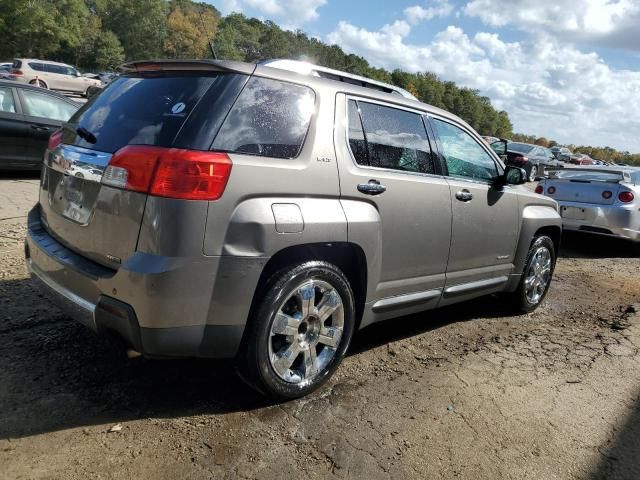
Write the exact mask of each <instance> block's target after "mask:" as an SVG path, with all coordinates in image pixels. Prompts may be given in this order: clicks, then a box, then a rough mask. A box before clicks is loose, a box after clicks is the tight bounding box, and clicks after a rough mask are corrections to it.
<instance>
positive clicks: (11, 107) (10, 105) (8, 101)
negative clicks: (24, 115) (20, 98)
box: [0, 88, 16, 113]
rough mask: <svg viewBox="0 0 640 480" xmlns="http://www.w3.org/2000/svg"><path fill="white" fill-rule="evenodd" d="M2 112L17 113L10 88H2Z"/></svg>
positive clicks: (0, 94)
mask: <svg viewBox="0 0 640 480" xmlns="http://www.w3.org/2000/svg"><path fill="white" fill-rule="evenodd" d="M0 112H2V113H16V104H15V103H14V101H13V93H12V92H11V89H10V88H0Z"/></svg>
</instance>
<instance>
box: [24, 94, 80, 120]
mask: <svg viewBox="0 0 640 480" xmlns="http://www.w3.org/2000/svg"><path fill="white" fill-rule="evenodd" d="M22 95H23V97H24V103H25V108H26V110H27V111H26V113H27V115H32V116H34V117H41V118H48V119H50V120H61V121H63V122H66V121H67V120H69V118H70V117H71V116H72V115H73V114H74V113H75V112H76V110H78V107H79V106H75V105H73V104H71V103H68V102H65V101H64V100H60V99H59V98H56V97H54V96H52V95H47V94H45V93H40V92H35V91H33V90H27V89H24V90H22Z"/></svg>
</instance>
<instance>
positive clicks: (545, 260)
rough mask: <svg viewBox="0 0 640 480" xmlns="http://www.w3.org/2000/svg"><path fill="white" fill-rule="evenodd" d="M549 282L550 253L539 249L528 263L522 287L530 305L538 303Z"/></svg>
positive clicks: (544, 248)
mask: <svg viewBox="0 0 640 480" xmlns="http://www.w3.org/2000/svg"><path fill="white" fill-rule="evenodd" d="M550 280H551V252H550V251H549V249H548V248H547V247H539V248H538V249H537V250H536V251H535V253H534V254H533V256H532V257H531V261H530V262H529V266H528V267H527V273H526V275H525V280H524V286H525V295H526V296H527V300H528V301H529V303H531V304H532V305H536V304H537V303H538V302H540V299H541V298H542V296H543V295H544V292H545V291H546V290H547V287H548V286H549V281H550Z"/></svg>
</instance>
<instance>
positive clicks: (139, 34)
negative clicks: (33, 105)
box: [0, 0, 621, 159]
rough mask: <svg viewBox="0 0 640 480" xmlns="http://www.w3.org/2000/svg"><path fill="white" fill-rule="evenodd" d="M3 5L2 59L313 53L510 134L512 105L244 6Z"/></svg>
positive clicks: (488, 130) (316, 59)
mask: <svg viewBox="0 0 640 480" xmlns="http://www.w3.org/2000/svg"><path fill="white" fill-rule="evenodd" d="M0 12H2V13H1V14H0V15H1V16H0V39H2V41H1V42H0V60H9V59H11V58H14V57H31V58H46V59H49V60H58V61H63V62H66V63H71V64H74V65H77V66H79V67H80V68H83V69H86V70H91V71H104V70H113V69H115V67H116V66H117V65H119V64H121V63H122V62H124V61H126V60H134V59H149V58H210V57H211V52H210V46H209V41H210V40H212V41H213V45H214V48H215V51H216V54H217V56H218V58H222V59H227V60H240V61H246V62H255V61H258V60H264V59H268V58H295V59H304V60H309V61H311V62H313V63H317V64H319V65H323V66H326V67H329V68H334V69H337V70H343V71H347V72H350V73H354V74H357V75H363V76H366V77H370V78H374V79H376V80H380V81H382V82H386V83H392V84H395V85H397V86H399V87H402V88H404V89H406V90H408V91H409V92H411V93H412V94H413V95H415V96H416V97H417V98H418V99H420V100H421V101H423V102H425V103H429V104H431V105H434V106H436V107H440V108H443V109H445V110H448V111H450V112H452V113H454V114H456V115H458V116H459V117H461V118H463V119H464V120H465V121H467V122H468V123H469V124H470V125H471V126H472V127H473V128H474V129H476V130H477V131H478V132H480V133H481V134H482V135H489V136H496V137H500V138H512V137H513V126H512V124H511V121H510V119H509V115H508V114H507V112H505V111H498V110H496V109H495V108H494V107H493V105H492V104H491V101H490V100H489V98H488V97H486V96H482V95H480V93H479V92H478V91H477V90H473V89H469V88H462V87H459V86H457V85H456V84H455V83H453V82H446V81H443V80H441V79H439V78H438V77H437V76H436V75H435V74H433V73H430V72H419V73H409V72H405V71H402V70H399V69H397V70H393V71H388V70H385V69H382V68H375V67H373V66H371V65H370V64H369V62H367V60H366V59H364V58H363V57H360V56H358V55H354V54H348V53H346V52H344V51H343V50H342V49H341V48H340V47H339V46H337V45H327V44H326V43H324V42H322V41H320V40H318V39H317V38H312V37H309V36H308V35H306V34H305V33H304V32H302V31H300V30H297V31H295V32H293V31H287V30H283V29H281V28H280V27H278V25H276V24H275V23H273V22H271V21H261V20H258V19H256V18H247V17H245V16H244V15H241V14H231V15H227V16H225V17H223V16H222V15H221V14H220V12H219V11H218V10H217V9H216V8H215V7H213V6H212V5H209V4H207V3H200V2H193V1H191V0H135V1H131V0H0ZM534 138H535V137H534ZM581 148H584V149H588V148H591V147H581ZM578 151H580V150H578ZM584 153H587V152H586V151H585V152H584ZM620 153H621V152H616V153H615V154H611V157H615V156H616V155H617V154H620ZM602 159H605V158H604V157H603V158H602Z"/></svg>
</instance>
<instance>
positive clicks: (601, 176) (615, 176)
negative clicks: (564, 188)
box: [549, 170, 623, 183]
mask: <svg viewBox="0 0 640 480" xmlns="http://www.w3.org/2000/svg"><path fill="white" fill-rule="evenodd" d="M549 178H558V179H560V178H562V179H566V180H581V181H590V182H591V181H593V182H611V183H618V182H620V181H621V180H622V179H623V176H622V173H620V172H589V171H587V170H584V171H579V170H552V171H551V172H549Z"/></svg>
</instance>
